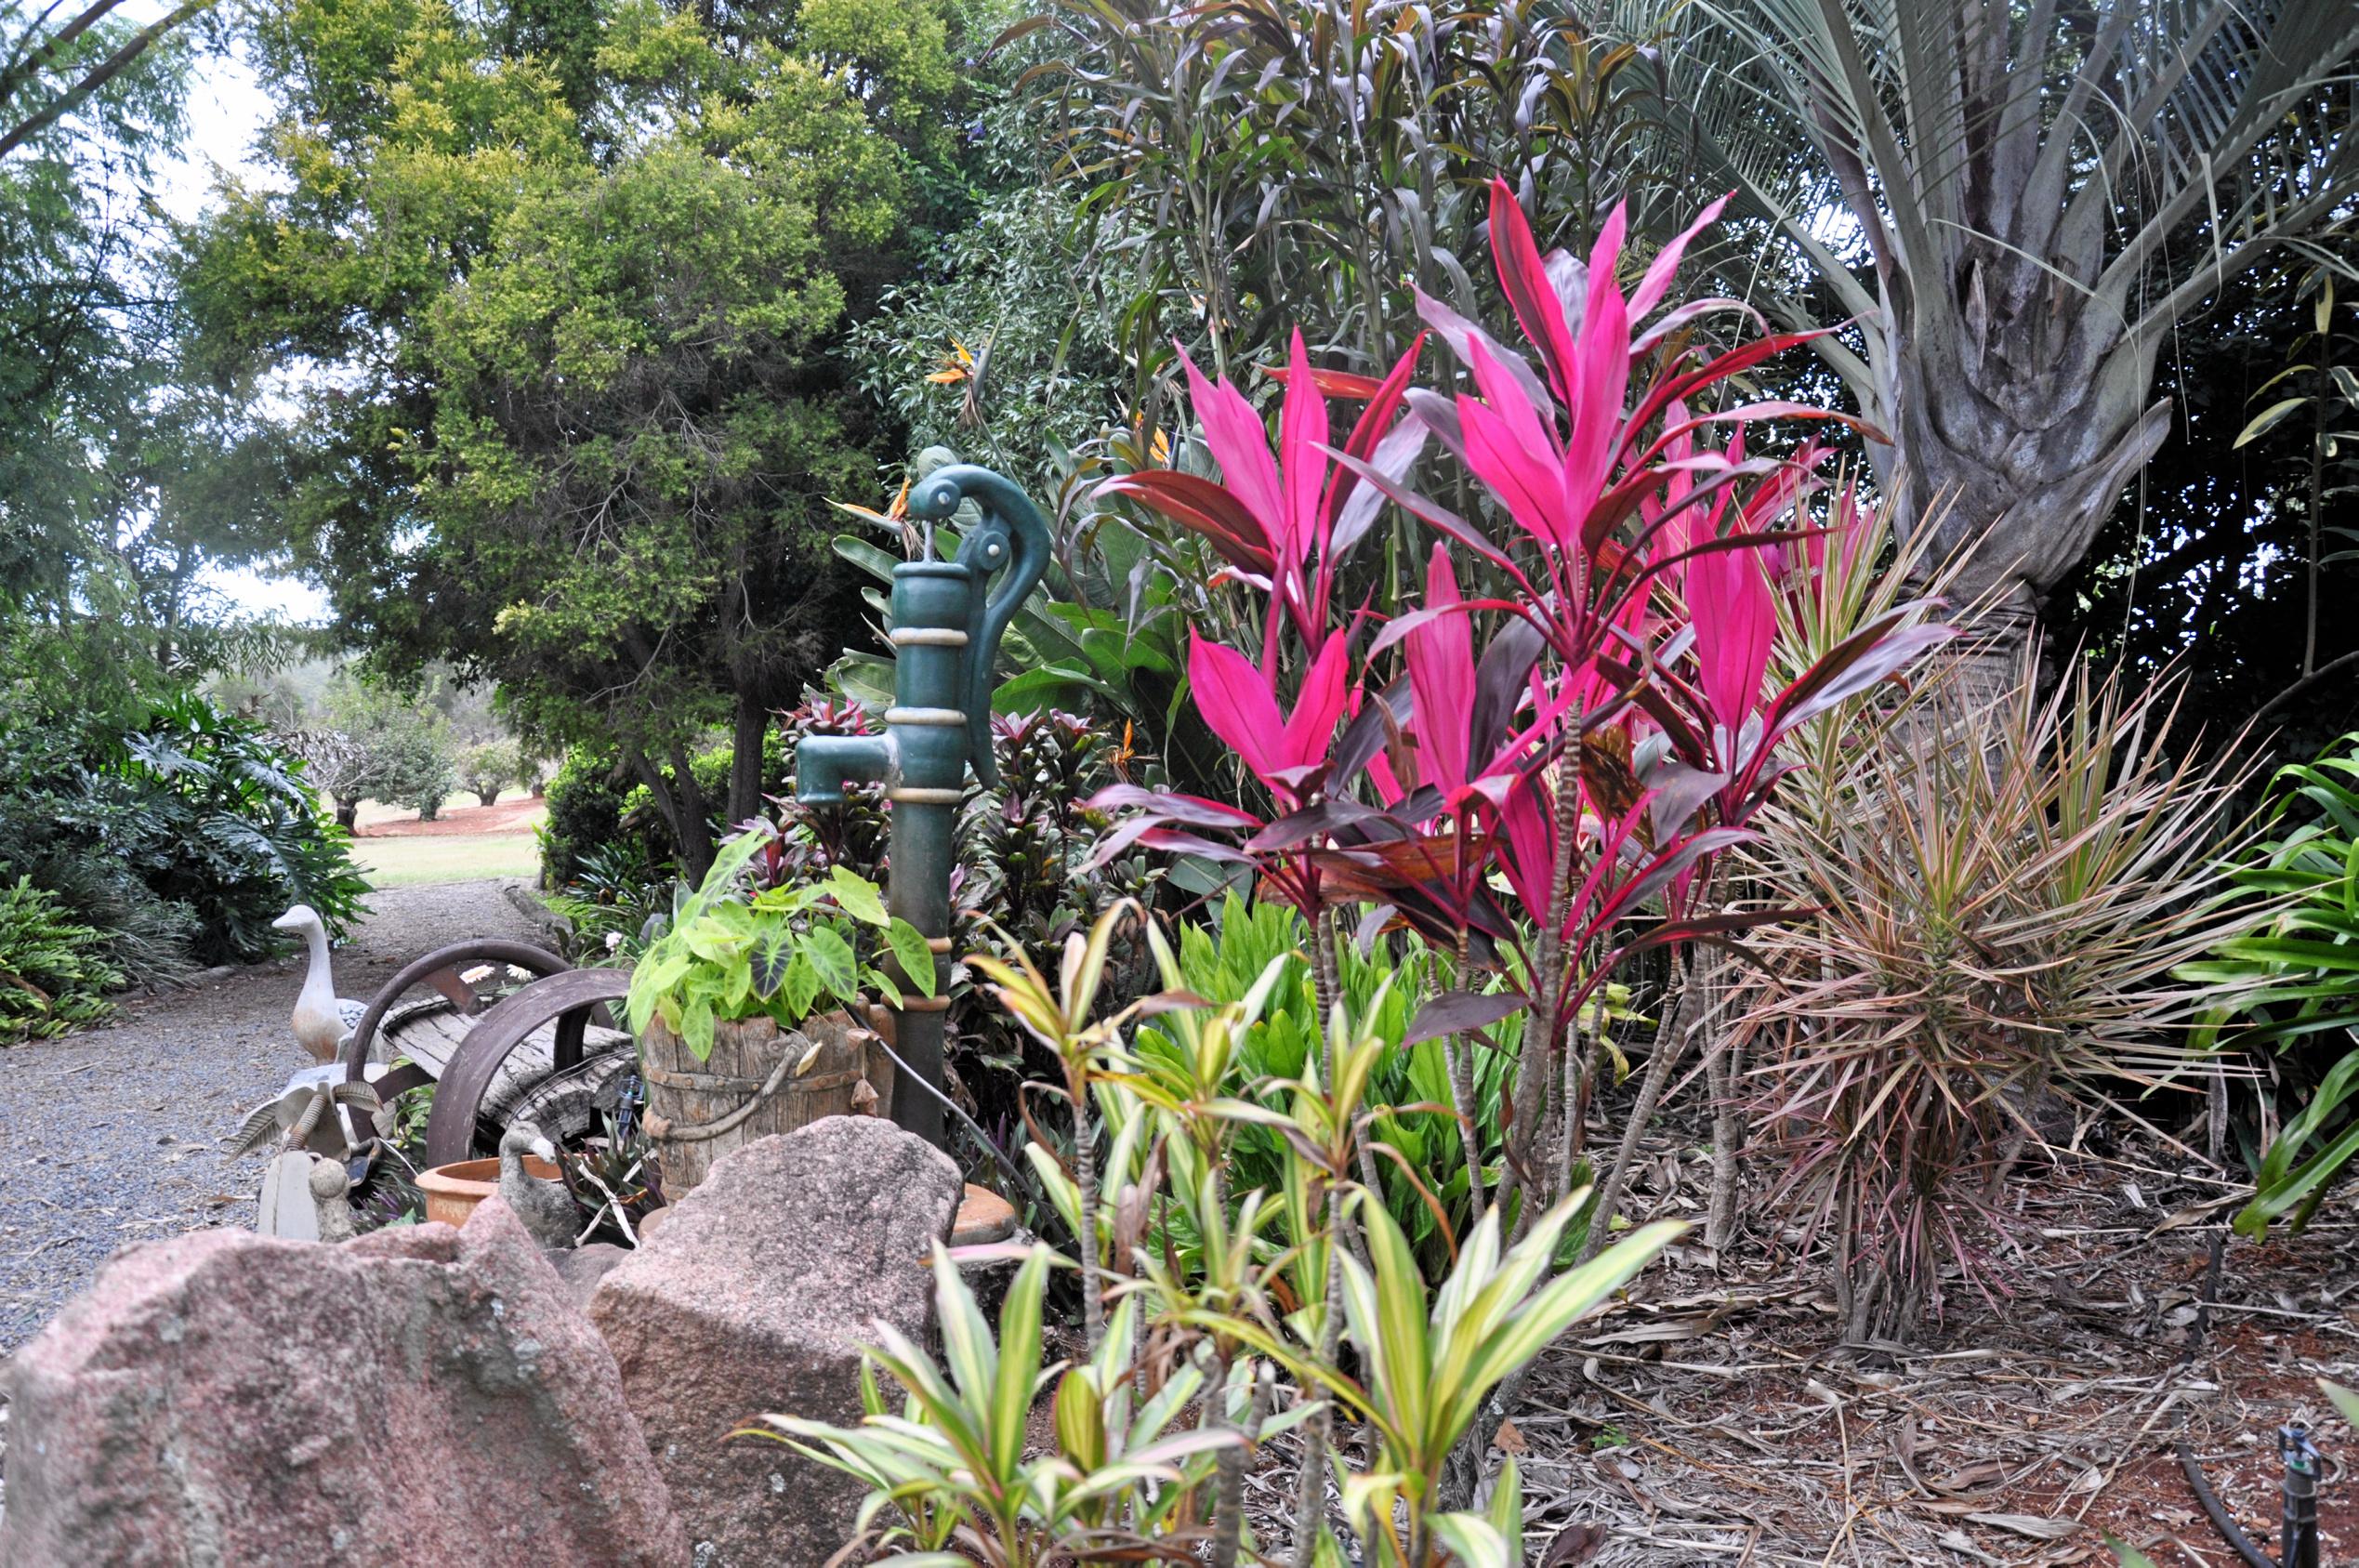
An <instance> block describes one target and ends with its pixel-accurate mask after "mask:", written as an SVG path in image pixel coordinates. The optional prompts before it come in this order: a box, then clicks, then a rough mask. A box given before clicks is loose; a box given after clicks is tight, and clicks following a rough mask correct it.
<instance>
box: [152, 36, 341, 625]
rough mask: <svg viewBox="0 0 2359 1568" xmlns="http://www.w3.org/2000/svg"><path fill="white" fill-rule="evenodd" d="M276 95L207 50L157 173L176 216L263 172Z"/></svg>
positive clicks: (295, 587)
mask: <svg viewBox="0 0 2359 1568" xmlns="http://www.w3.org/2000/svg"><path fill="white" fill-rule="evenodd" d="M167 3H168V0H130V3H129V4H127V5H125V7H123V10H122V12H121V13H118V14H122V15H126V16H129V17H132V18H133V19H135V20H139V21H147V20H151V19H152V17H153V16H156V15H160V14H161V13H162V12H163V10H164V9H165V5H166V4H167ZM269 116H270V99H269V98H268V96H266V95H265V94H264V93H263V91H262V85H261V84H260V83H259V82H257V80H256V79H255V75H254V72H253V70H252V69H251V68H250V67H249V66H248V65H247V63H246V62H245V60H244V59H241V58H239V57H237V56H234V55H227V56H225V55H219V54H215V53H211V52H207V53H204V54H203V55H201V56H200V57H199V58H198V59H197V61H196V63H195V65H194V67H193V69H192V70H191V73H190V79H189V105H188V121H189V124H188V138H187V140H186V141H185V142H184V143H183V144H182V146H181V148H180V153H179V156H178V157H177V158H175V159H172V160H170V161H169V162H167V163H165V164H164V165H161V166H159V167H158V169H157V170H156V176H157V183H156V188H155V196H156V200H157V201H158V202H160V203H161V204H163V206H164V208H165V211H167V212H169V213H170V214H171V215H172V216H173V217H176V218H179V219H181V220H182V221H184V222H185V221H189V220H191V219H193V218H195V217H197V215H198V214H200V213H202V212H203V211H204V207H205V204H206V202H207V201H209V200H210V199H211V197H212V193H213V188H214V184H215V182H216V180H217V179H218V178H220V177H221V175H222V174H223V173H225V172H226V173H229V174H244V175H247V176H248V177H253V176H255V175H257V173H258V172H259V171H257V168H256V166H255V165H254V164H253V162H252V160H251V153H252V152H253V147H254V138H255V136H256V133H257V132H258V131H259V130H260V129H261V128H262V123H263V121H264V120H266V119H267V118H269ZM205 580H206V582H207V583H208V584H209V585H210V586H214V587H216V588H218V589H219V590H220V591H221V592H222V593H224V594H226V595H227V596H228V597H229V598H230V599H231V600H232V601H233V602H234V603H235V604H236V605H237V606H238V607H239V608H240V609H241V610H243V611H244V612H246V613H250V614H257V615H268V614H276V615H279V616H282V617H283V618H285V619H287V620H291V621H300V622H306V623H317V622H321V621H324V620H326V619H327V616H328V604H327V597H326V596H325V595H324V594H323V593H321V592H320V590H319V589H317V588H316V587H313V586H311V585H310V584H309V583H304V582H299V581H297V580H296V579H294V578H292V577H280V576H266V575H263V574H260V573H253V572H225V571H212V572H208V573H206V574H205Z"/></svg>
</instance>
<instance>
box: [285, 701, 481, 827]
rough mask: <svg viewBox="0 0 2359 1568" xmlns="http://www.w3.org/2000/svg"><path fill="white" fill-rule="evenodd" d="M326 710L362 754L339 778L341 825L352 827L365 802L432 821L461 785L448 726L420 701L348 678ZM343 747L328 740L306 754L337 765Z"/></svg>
mask: <svg viewBox="0 0 2359 1568" xmlns="http://www.w3.org/2000/svg"><path fill="white" fill-rule="evenodd" d="M327 707H328V714H329V717H330V718H331V720H332V721H333V723H334V726H335V731H334V732H335V733H340V734H341V735H342V736H343V737H345V738H346V739H347V740H348V741H349V746H350V748H351V749H352V750H354V751H356V752H357V754H358V755H357V757H353V758H350V759H349V760H350V766H349V767H348V768H345V769H343V770H340V771H337V772H336V784H335V785H334V786H333V790H332V792H333V794H334V795H335V797H336V820H337V821H338V822H342V823H345V824H348V825H349V824H350V822H351V820H352V815H353V812H354V811H355V810H357V809H358V807H359V805H360V802H361V800H362V799H363V798H366V799H372V800H382V801H385V802H387V803H388V804H389V805H396V806H407V807H409V808H410V809H411V810H415V811H416V812H417V814H418V816H419V817H420V818H421V819H422V820H424V821H426V822H432V821H433V820H434V817H435V813H436V812H438V811H440V810H441V809H442V802H443V801H444V800H446V799H448V798H449V797H450V795H451V792H452V791H453V790H454V789H456V788H457V787H458V784H459V769H458V760H457V756H456V750H455V747H454V746H453V745H452V744H451V726H450V721H449V720H448V719H446V718H443V717H442V716H441V714H440V713H437V712H436V711H435V710H434V709H433V707H432V706H430V705H428V704H427V703H425V702H423V701H421V700H419V699H417V698H415V697H410V696H405V695H403V694H402V693H401V692H395V691H392V690H390V689H389V688H387V687H385V686H382V685H372V684H367V683H364V682H362V681H357V680H353V679H349V678H346V679H340V680H339V681H338V682H337V683H336V685H335V686H334V687H332V688H331V689H330V691H329V693H328V704H327ZM343 749H344V748H342V747H339V746H336V745H333V744H329V743H326V742H324V741H323V742H320V743H317V744H313V745H312V746H310V747H309V748H307V755H310V754H312V753H317V754H318V755H320V756H321V758H322V759H323V761H332V760H333V759H334V758H336V757H338V756H339V755H340V753H341V752H342V751H343ZM322 787H323V788H329V787H331V786H329V785H327V784H323V785H322Z"/></svg>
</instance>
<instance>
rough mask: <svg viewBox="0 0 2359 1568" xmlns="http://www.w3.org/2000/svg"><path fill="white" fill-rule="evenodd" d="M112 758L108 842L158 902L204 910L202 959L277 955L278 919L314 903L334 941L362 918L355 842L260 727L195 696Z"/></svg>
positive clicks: (103, 798) (98, 795) (167, 710)
mask: <svg viewBox="0 0 2359 1568" xmlns="http://www.w3.org/2000/svg"><path fill="white" fill-rule="evenodd" d="M111 760H112V767H111V768H110V770H109V771H108V772H107V773H106V774H104V775H102V777H101V779H100V780H99V788H98V789H96V790H94V792H93V795H92V797H91V798H92V799H93V800H94V801H100V802H103V804H102V805H101V806H100V809H99V811H98V812H97V813H96V816H97V818H98V820H99V821H100V822H102V823H104V824H106V827H105V831H104V833H103V837H104V838H105V840H106V842H107V844H108V847H109V848H110V850H112V851H113V852H116V853H119V854H121V855H123V857H124V858H125V860H126V861H127V862H128V863H131V864H132V865H134V866H136V867H138V868H139V869H140V871H141V873H142V875H143V876H144V878H145V880H146V882H147V884H148V886H149V887H150V888H151V889H153V890H154V891H155V892H156V893H157V894H158V895H159V896H160V897H162V898H164V899H166V900H168V901H171V902H174V903H185V904H186V905H188V906H189V907H190V908H191V909H192V910H194V911H195V912H196V916H197V921H198V927H197V935H196V938H195V941H194V943H193V955H194V956H195V957H196V958H197V959H198V961H199V962H202V963H222V962H231V961H235V962H245V961H250V960H253V959H256V958H259V957H262V956H263V955H267V954H270V953H272V952H276V951H278V950H279V949H280V947H281V946H282V945H283V938H282V937H281V936H280V935H279V933H277V932H275V931H274V930H272V929H271V927H270V922H271V921H272V920H274V919H276V918H277V917H278V916H281V915H283V914H284V913H285V912H286V909H287V907H288V905H290V904H295V903H308V904H310V906H311V907H312V908H313V909H314V910H316V911H318V913H319V916H320V918H321V920H322V921H323V923H324V924H325V925H326V927H327V929H328V934H329V935H330V936H332V937H340V936H342V935H343V934H344V933H345V932H346V931H347V930H348V929H350V927H351V925H352V923H353V922H354V921H355V920H356V919H358V918H359V916H360V915H361V913H362V907H361V898H362V894H363V893H365V892H366V891H367V890H368V884H367V882H366V881H365V880H364V879H363V878H362V876H361V875H360V873H359V872H358V871H357V870H355V869H354V867H353V865H352V862H351V858H350V855H349V852H348V847H347V846H348V843H349V840H348V839H347V837H346V836H345V834H344V832H343V830H342V829H340V828H337V827H336V826H335V825H334V824H331V823H328V822H325V821H323V819H322V816H321V812H320V804H319V799H318V797H316V796H315V795H314V794H313V793H312V792H311V790H310V786H309V785H308V784H305V783H304V780H303V765H302V763H301V762H300V761H299V760H297V758H293V757H291V756H289V755H288V754H287V753H286V752H284V751H283V750H282V749H280V747H279V746H278V744H277V743H276V742H275V741H274V740H273V739H272V738H271V736H270V733H269V731H266V730H264V729H263V728H262V726H260V725H259V724H257V723H255V722H254V721H252V720H250V719H244V718H236V717H234V716H232V715H230V714H226V713H223V712H222V711H221V710H220V709H218V708H217V707H215V706H214V705H212V704H210V703H208V702H206V701H205V700H204V699H203V698H202V697H198V696H196V695H194V694H187V695H183V696H179V697H177V698H175V699H173V700H172V701H171V702H169V703H166V704H165V705H161V706H160V707H159V708H158V709H157V710H156V713H155V715H154V717H153V718H152V719H151V721H150V723H149V724H148V726H147V727H146V728H145V729H144V730H142V731H139V732H138V733H135V734H132V735H128V736H126V737H125V738H124V741H123V743H122V747H121V751H120V753H119V754H118V755H117V756H116V757H115V758H112V759H111Z"/></svg>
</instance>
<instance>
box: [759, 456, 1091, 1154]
mask: <svg viewBox="0 0 2359 1568" xmlns="http://www.w3.org/2000/svg"><path fill="white" fill-rule="evenodd" d="M920 461H921V462H923V459H922V458H921V459H920ZM969 502H971V503H972V504H973V506H974V508H975V511H976V512H978V513H980V516H978V517H976V518H975V520H973V521H972V522H969V523H966V524H965V526H964V528H963V532H962V534H961V536H960V538H959V541H958V552H957V555H956V556H955V559H953V560H934V559H932V557H933V548H932V538H933V526H934V524H936V523H938V522H942V521H943V520H947V519H949V518H950V517H951V515H952V514H953V513H954V512H956V511H957V510H958V509H959V507H961V505H962V504H964V503H969ZM909 514H910V516H911V517H913V518H916V519H917V520H919V521H920V522H921V523H922V524H923V525H924V526H925V530H926V535H925V536H926V539H927V548H926V550H925V559H922V560H910V561H903V563H902V564H901V565H899V566H897V567H895V568H893V594H892V623H893V626H892V633H891V639H892V644H893V653H894V672H893V705H892V706H891V707H890V708H888V709H886V710H885V732H884V733H883V734H882V735H810V736H806V737H805V738H804V739H803V740H802V741H801V743H800V744H798V745H797V747H796V755H795V798H796V799H797V800H798V801H800V802H802V803H803V804H804V805H807V806H821V805H840V804H842V803H843V798H844V786H845V785H846V784H882V785H884V787H885V798H886V799H887V800H889V801H890V802H891V803H892V812H891V837H890V845H889V851H888V852H889V855H890V860H889V863H888V866H887V876H886V896H887V899H888V901H889V903H890V906H891V910H892V913H893V914H895V915H897V916H901V917H902V918H903V919H904V920H906V921H908V922H909V923H910V924H911V925H913V926H915V927H916V928H917V929H918V931H919V933H920V934H922V935H923V936H924V937H925V938H926V942H927V945H928V946H929V947H930V948H931V949H932V950H933V955H934V988H933V990H934V994H933V995H931V996H926V995H919V994H918V993H917V992H916V991H915V990H914V989H913V990H907V991H905V992H904V995H903V998H902V1001H901V1005H900V1006H899V1007H898V1008H894V1009H893V1012H894V1015H895V1021H894V1026H893V1031H892V1033H893V1039H892V1046H893V1054H894V1055H895V1056H896V1057H897V1058H899V1060H900V1061H901V1062H902V1064H903V1072H904V1073H905V1074H909V1075H913V1076H916V1077H918V1078H920V1079H922V1080H924V1082H923V1086H922V1087H923V1089H924V1090H929V1091H931V1092H919V1093H896V1094H895V1095H894V1096H893V1120H894V1121H896V1122H898V1123H899V1124H900V1125H901V1126H902V1127H905V1128H907V1129H908V1130H909V1131H911V1132H914V1133H916V1134H917V1135H918V1136H919V1137H921V1138H923V1139H925V1140H927V1141H928V1142H929V1143H931V1144H933V1145H934V1146H935V1147H936V1148H942V1147H943V1146H944V1145H945V1143H946V1141H947V1140H946V1139H945V1137H944V1134H943V1127H942V1098H941V1096H942V1015H943V1013H945V1012H946V1011H947V1010H948V1009H949V1007H950V997H949V989H950V988H949V983H948V970H949V962H948V959H949V953H950V873H951V868H952V866H953V865H954V864H955V861H956V849H957V844H956V835H957V827H958V806H959V802H960V801H961V799H962V798H963V797H964V796H965V793H966V783H967V770H968V768H969V767H970V766H971V767H972V768H973V769H974V771H975V776H976V777H977V778H978V779H980V780H981V781H982V783H983V784H985V785H991V784H997V783H998V782H999V779H998V767H997V764H996V762H995V758H993V756H992V750H991V692H992V686H993V680H992V673H993V665H994V664H995V660H996V658H997V655H998V652H999V639H1000V635H1001V634H1002V633H1004V632H1005V631H1006V630H1007V629H1008V622H1009V621H1011V620H1013V619H1014V618H1015V614H1016V611H1017V609H1018V608H1019V607H1020V606H1021V605H1022V603H1023V601H1024V599H1025V597H1026V596H1027V595H1029V594H1030V593H1031V592H1032V590H1033V586H1034V585H1035V584H1036V583H1038V582H1039V581H1040V577H1041V573H1044V572H1046V571H1047V570H1048V553H1049V547H1050V538H1049V534H1048V520H1047V519H1045V518H1043V517H1042V516H1041V515H1040V511H1039V509H1038V508H1037V507H1035V506H1034V505H1033V504H1032V502H1031V501H1030V500H1029V499H1027V498H1026V497H1025V495H1024V493H1023V492H1022V491H1021V490H1019V489H1017V488H1016V486H1015V485H1014V484H1012V483H1010V482H1009V481H1007V480H1005V479H1003V478H1001V477H1000V476H999V475H997V474H995V473H993V472H992V471H991V470H990V469H988V468H977V467H975V466H974V465H973V464H970V463H954V464H951V465H949V466H948V467H946V468H937V469H935V470H934V471H933V472H931V473H929V474H928V475H927V476H926V477H925V478H923V479H921V480H919V481H917V482H916V484H914V485H912V486H911V487H910V492H909ZM970 515H972V514H970ZM994 582H996V584H997V586H996V587H994V586H993V584H994ZM903 978H904V979H905V978H906V977H905V976H904V977H903Z"/></svg>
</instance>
